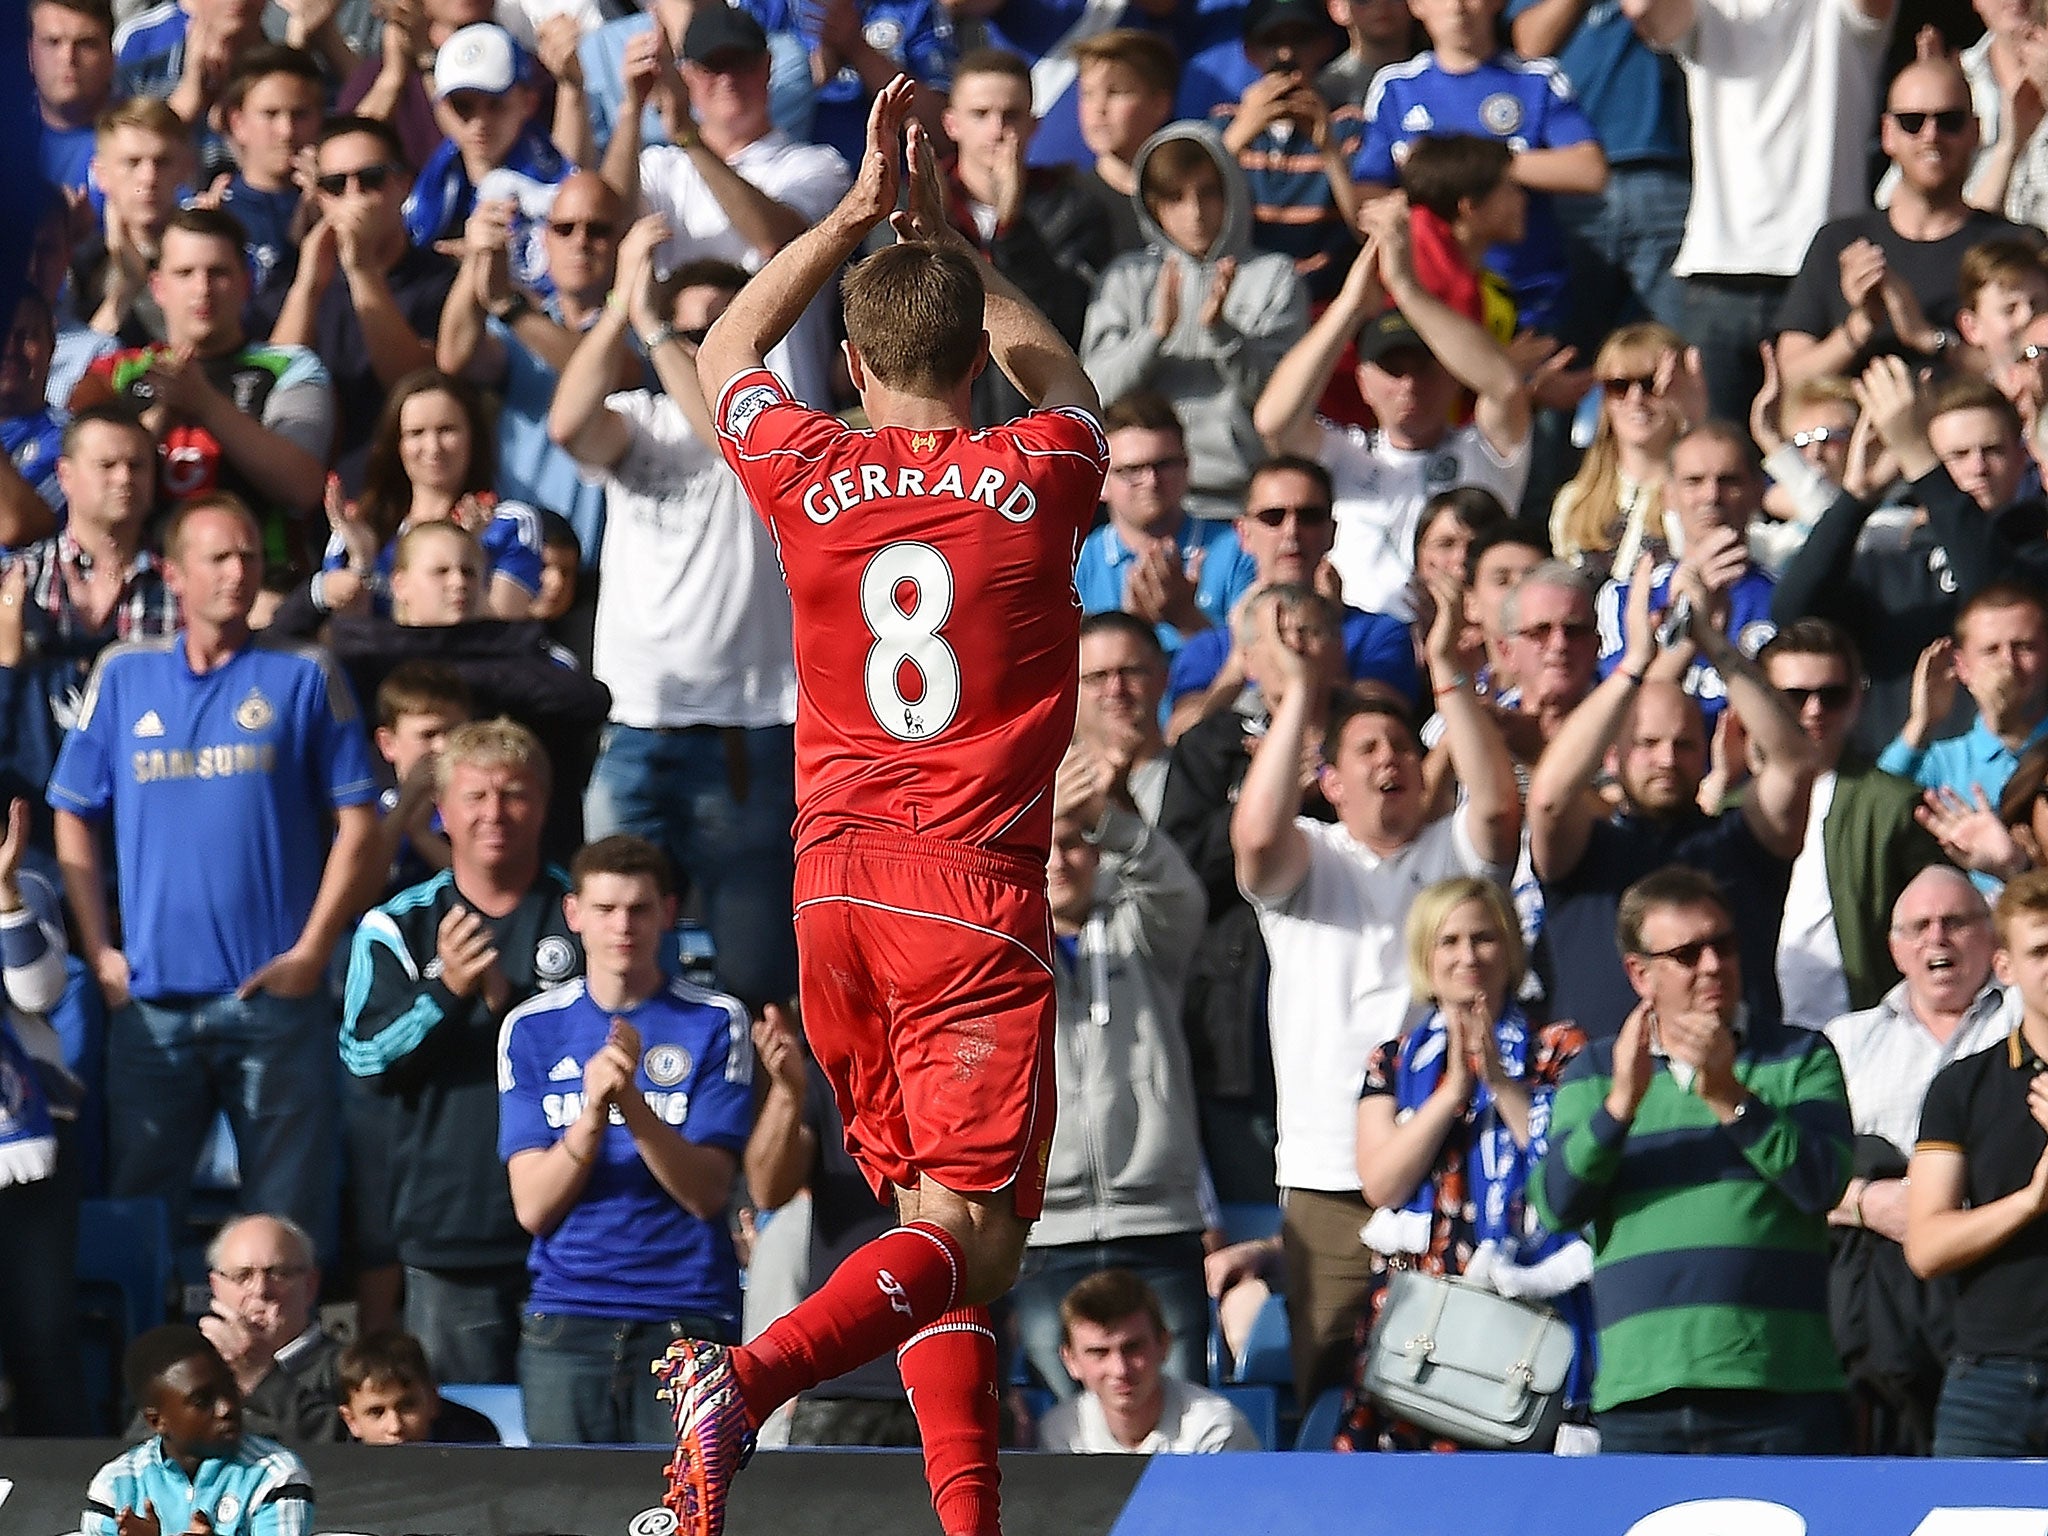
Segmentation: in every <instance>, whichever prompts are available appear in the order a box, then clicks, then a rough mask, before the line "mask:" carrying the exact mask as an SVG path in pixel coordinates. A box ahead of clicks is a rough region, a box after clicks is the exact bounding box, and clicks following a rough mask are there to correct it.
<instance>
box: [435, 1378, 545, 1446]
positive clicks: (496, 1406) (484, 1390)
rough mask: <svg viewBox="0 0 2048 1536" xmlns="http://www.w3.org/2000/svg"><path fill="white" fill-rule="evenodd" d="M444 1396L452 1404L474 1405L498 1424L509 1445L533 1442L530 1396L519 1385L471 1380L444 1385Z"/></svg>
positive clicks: (500, 1434) (468, 1406) (499, 1434)
mask: <svg viewBox="0 0 2048 1536" xmlns="http://www.w3.org/2000/svg"><path fill="white" fill-rule="evenodd" d="M441 1395H442V1396H443V1397H445V1398H447V1399H448V1401H449V1402H451V1403H460V1404H462V1406H463V1407H465V1408H474V1409H475V1410H476V1411H477V1412H478V1413H480V1414H482V1415H483V1416H484V1417H485V1418H487V1419H489V1420H490V1421H491V1422H492V1423H493V1424H495V1425H497V1427H498V1438H499V1439H500V1440H503V1441H504V1442H505V1444H507V1445H530V1444H532V1442H531V1441H530V1440H528V1439H527V1438H526V1398H525V1396H524V1395H523V1394H522V1393H521V1392H520V1390H519V1388H518V1387H517V1386H515V1385H512V1384H510V1383H505V1382H469V1383H465V1384H463V1385H459V1386H449V1387H443V1388H442V1389H441Z"/></svg>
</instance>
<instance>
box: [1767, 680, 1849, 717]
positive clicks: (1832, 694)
mask: <svg viewBox="0 0 2048 1536" xmlns="http://www.w3.org/2000/svg"><path fill="white" fill-rule="evenodd" d="M1778 697H1779V698H1781V699H1783V700H1784V701H1785V702H1786V703H1787V704H1789V705H1791V706H1792V712H1793V713H1794V714H1797V713H1798V712H1799V711H1800V710H1802V709H1804V708H1806V701H1807V700H1808V699H1817V700H1819V701H1820V707H1821V708H1822V709H1824V710H1826V711H1828V713H1830V714H1833V713H1834V712H1835V711H1836V710H1838V709H1846V708H1847V707H1848V705H1849V701H1850V700H1851V699H1853V698H1855V697H1856V690H1855V689H1854V688H1852V687H1850V686H1849V685H1848V684H1847V683H1823V684H1821V686H1820V687H1818V688H1780V689H1779V690H1778Z"/></svg>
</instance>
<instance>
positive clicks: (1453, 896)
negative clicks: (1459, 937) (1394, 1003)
mask: <svg viewBox="0 0 2048 1536" xmlns="http://www.w3.org/2000/svg"><path fill="white" fill-rule="evenodd" d="M1468 901H1476V902H1478V903H1479V904H1480V905H1481V906H1482V907H1484V908H1486V910H1487V913H1488V915H1489V916H1491V917H1492V918H1493V920H1494V922H1496V923H1498V924H1499V925H1500V937H1501V946H1502V948H1503V949H1505V950H1506V951H1507V957H1508V976H1507V995H1508V996H1509V997H1513V996H1514V995H1515V991H1516V989H1517V988H1519V987H1520V986H1521V985H1522V975H1523V973H1524V972H1525V971H1527V970H1528V968H1529V951H1528V948H1527V946H1525V945H1524V944H1523V942H1522V923H1521V919H1520V918H1518V917H1517V916H1516V915H1515V904H1514V902H1513V901H1512V900H1510V899H1509V897H1508V893H1507V892H1506V891H1504V890H1502V889H1501V888H1500V887H1499V886H1497V885H1495V884H1494V883H1493V882H1492V881H1491V880H1481V879H1479V878H1478V877H1477V876H1474V875H1459V876H1456V877H1455V878H1453V879H1450V880H1439V881H1437V883H1436V884H1435V885H1432V886H1431V887H1429V889H1428V890H1426V891H1424V892H1423V893H1422V894H1421V895H1420V896H1417V897H1416V898H1415V902H1414V904H1413V905H1412V906H1410V907H1409V908H1408V990H1409V992H1410V993H1411V994H1412V995H1413V996H1414V998H1415V1001H1417V1002H1418V1003H1433V1002H1435V1001H1436V1000H1437V999H1436V982H1435V981H1434V980H1432V979H1431V977H1430V974H1429V961H1430V956H1431V955H1432V954H1433V953H1435V950H1436V939H1437V935H1438V934H1440V933H1442V932H1443V927H1444V924H1445V923H1446V922H1448V921H1449V920H1450V916H1451V914H1452V913H1453V912H1455V911H1457V910H1458V908H1460V907H1462V906H1464V905H1465V903H1467V902H1468Z"/></svg>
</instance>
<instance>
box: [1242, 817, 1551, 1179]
mask: <svg viewBox="0 0 2048 1536" xmlns="http://www.w3.org/2000/svg"><path fill="white" fill-rule="evenodd" d="M1465 817H1466V810H1465V808H1464V807H1462V806H1461V807H1459V808H1458V809H1457V810H1456V811H1454V812H1452V813H1451V814H1450V815H1448V816H1445V817H1442V818H1440V819H1438V820H1436V821H1433V822H1431V823H1430V824H1429V825H1428V826H1427V827H1424V828H1423V829H1422V832H1421V834H1420V835H1419V836H1417V837H1416V839H1415V841H1414V842H1412V843H1410V844H1409V845H1408V846H1407V847H1406V848H1403V849H1402V850H1401V851H1400V852H1399V853H1396V854H1394V855H1392V856H1391V857H1388V858H1382V857H1380V856H1379V855H1378V854H1376V853H1374V852H1373V851H1372V850H1371V849H1370V848H1367V847H1366V846H1365V845H1364V844H1363V843H1360V842H1358V841H1356V840H1355V839H1354V838H1353V837H1352V836H1351V834H1350V833H1349V832H1346V831H1345V830H1344V829H1343V827H1341V826H1331V825H1328V824H1326V823H1323V822H1319V821H1311V820H1309V819H1308V818H1306V817H1301V818H1298V819H1297V820H1296V821H1295V825H1296V826H1297V827H1299V828H1300V829H1301V832H1302V835H1303V836H1305V837H1306V838H1307V839H1308V847H1309V862H1308V874H1307V875H1306V876H1305V877H1304V878H1303V880H1302V882H1301V884H1300V885H1299V886H1297V887H1296V888H1295V889H1294V890H1293V891H1292V892H1291V893H1289V894H1288V895H1286V896H1284V897H1282V898H1280V899H1279V900H1277V901H1271V902H1268V901H1261V900H1259V899H1258V898H1257V897H1256V896H1254V897H1252V898H1251V900H1252V905H1253V906H1254V907H1255V908H1256V909H1257V911H1258V914H1259V932H1260V933H1261V934H1262V935H1263V936H1264V937H1265V940H1266V953H1267V956H1268V959H1269V960H1270V962H1271V971H1272V981H1271V982H1270V984H1269V988H1268V993H1267V1013H1268V1016H1269V1025H1270V1029H1271V1033H1272V1040H1273V1076H1274V1079H1275V1082H1276V1085H1277V1087H1278V1089H1279V1100H1280V1105H1279V1122H1280V1146H1279V1152H1278V1167H1277V1178H1278V1180H1279V1183H1280V1185H1281V1187H1282V1188H1285V1189H1319V1190H1330V1191H1342V1192H1351V1191H1355V1190H1357V1188H1358V1187H1359V1180H1358V1093H1359V1089H1360V1088H1361V1087H1363V1086H1364V1083H1365V1067H1366V1063H1367V1061H1368V1060H1370V1059H1371V1056H1372V1053H1373V1052H1374V1051H1375V1050H1377V1049H1378V1048H1379V1047H1380V1046H1382V1045H1384V1044H1385V1043H1386V1042H1387V1041H1389V1040H1391V1039H1393V1038H1394V1036H1395V1035H1397V1034H1399V1033H1400V1031H1401V1026H1402V1024H1403V1023H1405V1022H1406V1020H1407V1017H1408V1010H1409V1004H1410V999H1409V995H1408V957H1407V953H1406V949H1405V945H1404V943H1403V935H1404V932H1405V930H1406V928H1407V924H1408V909H1409V907H1410V906H1412V905H1413V904H1414V901H1415V898H1416V897H1417V896H1419V895H1420V894H1421V893H1422V892H1423V891H1424V890H1426V889H1427V888H1428V887H1430V886H1432V885H1434V884H1436V882H1437V881H1439V880H1448V879H1450V878H1451V877H1452V876H1454V875H1484V876H1485V877H1486V878H1488V879H1490V880H1495V881H1498V882H1500V883H1501V884H1502V885H1503V886H1505V885H1506V883H1507V880H1508V878H1509V876H1510V874H1511V873H1512V870H1511V868H1510V867H1509V866H1507V865H1504V864H1499V865H1496V864H1489V863H1487V862H1486V861H1485V860H1484V859H1482V858H1481V857H1480V856H1479V851H1478V850H1477V849H1476V848H1474V847H1473V846H1472V837H1471V833H1470V832H1469V831H1468V830H1467V828H1466V825H1465ZM1247 894H1248V895H1249V894H1250V893H1247Z"/></svg>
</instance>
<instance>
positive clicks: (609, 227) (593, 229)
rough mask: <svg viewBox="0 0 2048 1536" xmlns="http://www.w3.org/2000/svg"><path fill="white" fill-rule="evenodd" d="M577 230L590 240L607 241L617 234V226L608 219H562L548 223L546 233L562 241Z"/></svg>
mask: <svg viewBox="0 0 2048 1536" xmlns="http://www.w3.org/2000/svg"><path fill="white" fill-rule="evenodd" d="M579 229H580V230H582V231H583V233H584V235H585V236H586V237H587V238H589V239H592V240H609V239H611V238H612V237H613V236H615V235H617V234H618V232H619V226H618V225H616V224H614V223H613V222H612V221H611V220H610V219H562V220H560V221H555V220H550V221H549V222H548V233H549V234H551V235H556V236H559V237H560V238H561V239H564V240H566V239H568V238H569V237H570V236H571V235H573V234H575V233H576V231H577V230H579Z"/></svg>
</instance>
